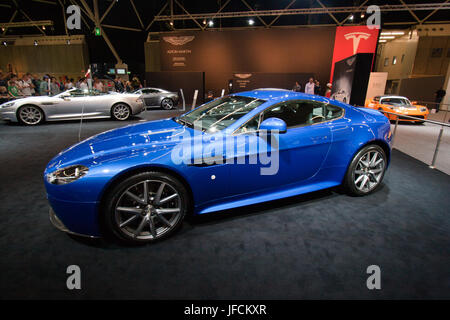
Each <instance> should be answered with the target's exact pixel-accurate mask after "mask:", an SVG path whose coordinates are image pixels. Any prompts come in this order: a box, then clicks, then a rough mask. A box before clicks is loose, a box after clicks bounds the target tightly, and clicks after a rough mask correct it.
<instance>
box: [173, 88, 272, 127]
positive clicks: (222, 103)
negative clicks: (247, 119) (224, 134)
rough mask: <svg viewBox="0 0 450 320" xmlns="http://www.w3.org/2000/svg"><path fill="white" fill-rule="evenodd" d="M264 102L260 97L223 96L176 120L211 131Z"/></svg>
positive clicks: (233, 121)
mask: <svg viewBox="0 0 450 320" xmlns="http://www.w3.org/2000/svg"><path fill="white" fill-rule="evenodd" d="M264 102H265V101H264V100H261V99H255V98H249V97H241V96H231V97H223V98H219V99H216V100H214V101H211V102H208V103H206V104H204V105H202V106H200V107H199V108H197V109H195V110H193V111H192V112H190V113H187V114H185V115H182V116H180V117H178V118H176V121H177V122H178V123H181V124H183V125H186V126H189V127H192V128H194V127H195V128H198V129H201V130H202V131H205V132H210V133H213V132H216V131H220V130H223V129H225V128H227V127H229V126H230V125H232V124H233V123H235V122H236V121H237V120H238V119H240V118H241V117H243V116H245V115H246V114H247V113H249V112H250V111H252V110H253V109H255V108H256V107H258V106H259V105H261V104H263V103H264Z"/></svg>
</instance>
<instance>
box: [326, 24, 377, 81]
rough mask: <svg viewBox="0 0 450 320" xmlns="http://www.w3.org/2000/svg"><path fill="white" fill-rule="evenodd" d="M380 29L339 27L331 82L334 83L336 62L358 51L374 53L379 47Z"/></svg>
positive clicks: (335, 40) (335, 42) (335, 41)
mask: <svg viewBox="0 0 450 320" xmlns="http://www.w3.org/2000/svg"><path fill="white" fill-rule="evenodd" d="M378 32H379V29H369V28H368V27H367V26H350V27H337V28H336V37H335V38H334V51H333V60H332V64H331V73H330V83H333V72H334V64H335V63H336V62H338V61H340V60H342V59H345V58H348V57H350V56H352V55H354V54H356V53H373V54H374V56H375V50H376V48H377V41H378Z"/></svg>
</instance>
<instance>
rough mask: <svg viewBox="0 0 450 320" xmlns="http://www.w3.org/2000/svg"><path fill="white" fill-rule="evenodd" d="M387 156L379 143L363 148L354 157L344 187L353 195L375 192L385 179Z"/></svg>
mask: <svg viewBox="0 0 450 320" xmlns="http://www.w3.org/2000/svg"><path fill="white" fill-rule="evenodd" d="M386 166H387V158H386V154H385V152H384V150H383V149H382V148H381V147H380V146H378V145H369V146H366V147H364V148H362V149H361V150H360V151H359V152H358V153H357V154H356V155H355V157H354V158H353V160H352V162H351V163H350V166H349V167H348V170H347V173H346V175H345V179H344V187H345V188H346V189H347V191H348V192H349V193H350V194H351V195H355V196H364V195H367V194H369V193H372V192H374V191H375V190H376V189H377V188H378V187H379V186H380V185H381V181H382V180H383V177H384V173H385V171H386Z"/></svg>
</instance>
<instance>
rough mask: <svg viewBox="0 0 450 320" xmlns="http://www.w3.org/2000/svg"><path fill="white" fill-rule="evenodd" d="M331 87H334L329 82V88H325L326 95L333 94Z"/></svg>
mask: <svg viewBox="0 0 450 320" xmlns="http://www.w3.org/2000/svg"><path fill="white" fill-rule="evenodd" d="M331 88H332V85H331V83H329V82H328V83H327V88H326V89H325V97H327V98H329V97H330V96H331Z"/></svg>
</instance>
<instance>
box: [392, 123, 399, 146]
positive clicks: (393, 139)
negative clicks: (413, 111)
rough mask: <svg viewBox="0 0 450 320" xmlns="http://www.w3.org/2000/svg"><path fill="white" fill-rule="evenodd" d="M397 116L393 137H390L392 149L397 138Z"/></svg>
mask: <svg viewBox="0 0 450 320" xmlns="http://www.w3.org/2000/svg"><path fill="white" fill-rule="evenodd" d="M397 126H398V116H397V117H396V119H395V126H394V136H393V137H392V147H394V141H395V137H396V136H397Z"/></svg>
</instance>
